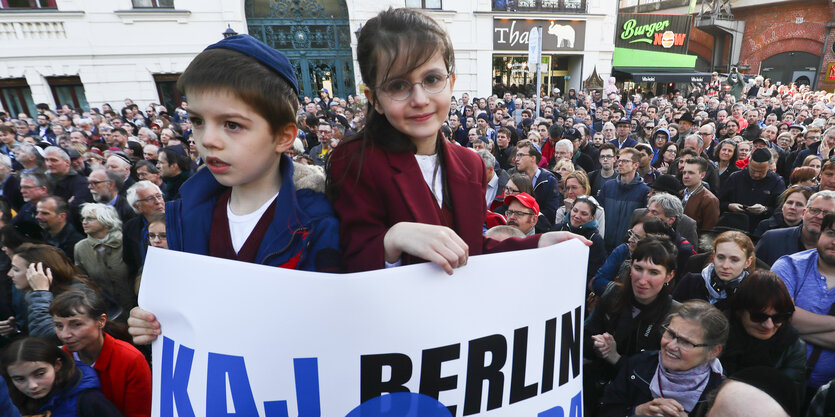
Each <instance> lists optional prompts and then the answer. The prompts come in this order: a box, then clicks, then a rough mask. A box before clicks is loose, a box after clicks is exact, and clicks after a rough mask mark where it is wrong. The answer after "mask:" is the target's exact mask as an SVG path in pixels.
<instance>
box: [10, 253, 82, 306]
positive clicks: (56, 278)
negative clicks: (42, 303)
mask: <svg viewBox="0 0 835 417" xmlns="http://www.w3.org/2000/svg"><path fill="white" fill-rule="evenodd" d="M15 256H20V257H21V258H23V259H24V260H25V261H26V262H29V263H33V262H43V267H44V271H46V268H49V269H50V270H51V271H52V283H51V284H50V285H49V291H50V292H52V293H53V294H54V295H56V296H57V295H58V294H60V293H62V292H64V291H67V290H69V289H70V287H71V286H72V285H73V284H74V283H76V282H81V283H84V284H87V285H88V286H90V287H91V288H95V289H98V286H96V285H94V284H92V283H91V282H89V281H87V280H86V279H85V278H83V277H82V274H81V271H79V270H78V268H76V266H75V264H73V263H72V261H71V260H70V258H68V257H67V255H64V252H61V250H60V249H58V248H56V247H54V246H50V245H38V244H32V243H24V244H22V245H20V246H19V247H18V248H17V250H16V251H15Z"/></svg>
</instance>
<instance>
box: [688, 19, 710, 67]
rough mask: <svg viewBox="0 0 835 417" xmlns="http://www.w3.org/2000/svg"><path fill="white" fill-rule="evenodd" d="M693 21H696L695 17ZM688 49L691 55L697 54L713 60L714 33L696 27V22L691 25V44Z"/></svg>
mask: <svg viewBox="0 0 835 417" xmlns="http://www.w3.org/2000/svg"><path fill="white" fill-rule="evenodd" d="M693 21H694V22H695V19H693ZM687 51H688V52H689V53H690V54H691V55H692V54H696V55H699V56H701V57H702V58H704V59H706V60H708V61H712V60H713V35H711V34H709V33H707V32H704V31H702V30H701V29H696V26H695V24H692V25H691V26H690V44H689V45H688V47H687Z"/></svg>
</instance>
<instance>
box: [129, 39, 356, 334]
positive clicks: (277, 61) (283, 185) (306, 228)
mask: <svg viewBox="0 0 835 417" xmlns="http://www.w3.org/2000/svg"><path fill="white" fill-rule="evenodd" d="M177 87H178V88H179V89H180V91H183V92H185V93H186V95H187V97H188V114H189V119H190V121H191V123H192V126H193V135H194V138H195V140H196V145H197V148H198V149H199V151H200V155H201V157H202V158H203V159H204V160H205V161H206V169H203V170H200V171H198V172H197V173H196V174H195V175H194V176H192V177H191V178H190V179H189V180H188V181H187V182H186V183H185V184H183V186H182V188H181V189H180V195H181V196H182V199H181V200H176V201H172V202H169V203H168V204H167V207H166V210H165V212H166V232H167V237H168V247H169V249H172V250H179V251H184V252H189V253H197V254H201V255H209V256H215V257H220V258H226V259H234V260H239V261H244V262H255V263H259V264H265V265H272V266H277V267H282V268H292V269H303V270H309V271H327V272H336V271H337V270H338V266H339V262H340V257H341V256H340V252H339V249H338V248H339V236H338V224H337V220H336V217H335V216H334V213H333V210H332V209H331V207H330V205H329V204H328V202H327V200H326V198H325V196H324V194H322V191H324V177H323V176H321V175H320V174H316V173H315V172H313V171H310V170H309V169H306V167H301V166H297V167H296V170H297V171H296V172H295V177H296V178H295V180H296V184H294V166H293V163H292V161H291V160H290V158H289V157H286V156H284V152H285V151H286V150H287V149H288V148H289V147H291V146H292V144H293V141H294V140H295V139H296V134H297V127H296V123H295V122H296V110H297V109H298V106H299V104H298V98H297V95H298V94H299V89H298V86H297V82H296V76H295V74H294V72H293V67H292V65H291V64H290V61H289V60H288V59H287V57H286V56H284V54H282V53H281V52H278V51H276V50H274V49H272V48H270V47H268V46H266V45H264V44H263V43H261V42H259V41H257V40H255V39H254V38H253V37H251V36H249V35H237V36H232V37H229V38H227V39H224V40H222V41H220V42H218V43H216V44H214V45H211V46H209V47H208V48H206V49H205V50H204V51H203V52H202V53H200V54H199V55H198V56H197V57H196V58H195V59H194V61H192V62H191V64H190V65H189V67H188V68H187V69H186V71H185V72H184V73H183V74H182V75H181V76H180V79H179V81H178V82H177ZM301 170H304V171H301ZM298 184H304V185H303V186H300V187H297V185H298ZM302 188H304V189H302ZM128 323H129V325H130V329H129V331H130V333H131V335H133V337H134V343H137V344H145V343H150V342H151V341H153V340H154V339H155V338H156V337H157V335H159V334H160V330H159V322H157V321H156V319H155V318H154V316H153V314H151V313H148V312H146V311H144V310H141V309H139V308H135V309H134V310H133V311H131V317H130V319H129V321H128Z"/></svg>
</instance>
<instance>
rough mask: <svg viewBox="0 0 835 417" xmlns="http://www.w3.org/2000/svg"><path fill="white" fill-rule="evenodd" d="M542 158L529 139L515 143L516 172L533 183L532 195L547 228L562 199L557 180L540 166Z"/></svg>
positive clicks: (553, 218) (555, 215)
mask: <svg viewBox="0 0 835 417" xmlns="http://www.w3.org/2000/svg"><path fill="white" fill-rule="evenodd" d="M540 159H542V154H540V153H539V151H538V150H537V149H536V147H535V146H533V144H532V143H531V141H529V140H527V139H525V140H520V141H519V143H517V144H516V154H515V156H514V162H515V163H516V172H519V173H522V174H525V175H527V176H528V177H529V178H530V179H531V183H532V184H533V196H534V198H536V202H537V204H539V208H540V210H541V212H542V215H543V216H545V219H546V220H547V221H546V222H544V223H543V227H544V226H545V223H548V226H547V227H548V228H550V226H551V225H550V223H551V222H553V221H554V220H555V219H556V217H557V208H558V207H560V206H561V205H562V199H561V198H560V192H559V188H558V185H559V181H557V177H555V176H554V174H552V173H551V172H550V171H548V170H547V169H544V168H540V167H539V165H538V162H539V160H540Z"/></svg>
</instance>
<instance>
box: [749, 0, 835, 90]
mask: <svg viewBox="0 0 835 417" xmlns="http://www.w3.org/2000/svg"><path fill="white" fill-rule="evenodd" d="M733 13H734V17H736V18H737V19H739V20H744V21H745V34H744V36H743V40H742V51H741V53H740V57H739V62H740V63H742V64H747V65H750V66H751V69H750V70H749V71H746V72H748V73H752V74H756V73H759V70H760V64H761V63H762V61H763V60H765V59H767V58H769V57H771V56H773V55H775V54H779V53H781V52H789V51H803V52H808V53H810V54H814V55H817V56H820V55H821V52H822V50H823V43H824V39H825V38H826V23H827V22H829V21H831V20H832V17H833V6H832V2H831V1H829V0H816V1H808V2H798V3H791V4H787V5H774V6H765V7H756V8H754V7H752V8H747V9H737V10H734V11H733ZM798 17H802V18H803V23H800V24H797V23H795V21H796V19H797V18H798ZM822 71H823V72H825V71H826V68H823V70H822Z"/></svg>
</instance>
